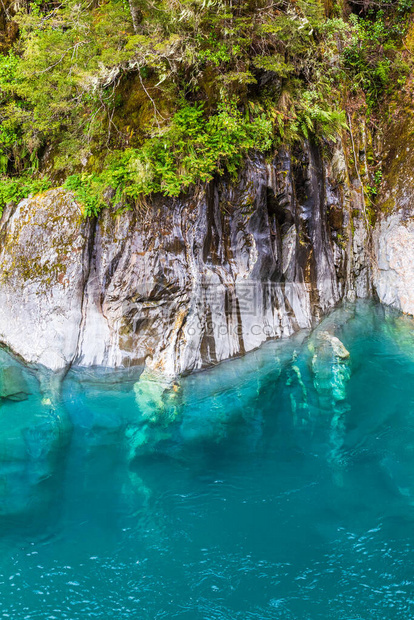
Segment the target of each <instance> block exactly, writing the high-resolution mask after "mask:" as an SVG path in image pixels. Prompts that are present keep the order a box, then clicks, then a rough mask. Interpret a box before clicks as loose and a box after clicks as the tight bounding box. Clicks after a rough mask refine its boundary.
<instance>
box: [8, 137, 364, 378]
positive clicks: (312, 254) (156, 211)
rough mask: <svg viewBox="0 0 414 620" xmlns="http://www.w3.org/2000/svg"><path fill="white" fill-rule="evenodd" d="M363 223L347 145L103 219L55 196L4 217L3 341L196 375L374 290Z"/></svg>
mask: <svg viewBox="0 0 414 620" xmlns="http://www.w3.org/2000/svg"><path fill="white" fill-rule="evenodd" d="M364 222H365V216H364V206H363V201H362V198H361V189H360V188H359V187H358V183H357V182H355V184H353V183H352V182H351V180H350V178H349V174H348V170H347V166H346V163H345V156H344V153H343V151H342V150H341V148H338V149H337V150H336V151H335V152H334V153H333V154H332V155H331V157H330V158H329V160H325V159H324V158H323V157H322V155H321V153H320V151H319V150H318V148H317V147H316V146H314V145H308V146H306V147H304V148H302V149H301V150H299V151H298V152H294V153H288V152H285V151H281V152H279V153H278V155H277V156H276V157H275V158H274V160H273V161H272V162H271V163H267V162H266V161H265V160H264V159H263V158H260V157H257V158H254V159H251V160H250V161H249V162H248V163H247V164H246V166H245V168H244V170H243V171H242V172H241V173H240V175H239V178H238V180H237V181H230V180H229V179H226V178H224V177H223V178H218V179H217V180H215V181H212V182H211V183H209V184H208V185H207V186H206V187H204V188H201V189H198V190H196V191H194V192H193V193H192V194H190V195H185V196H181V197H180V198H177V199H168V198H164V197H161V196H156V197H154V199H153V200H152V201H151V202H150V203H149V204H148V205H147V206H146V207H145V209H144V208H142V209H140V210H131V211H127V212H124V213H123V214H121V215H115V214H114V213H113V212H111V211H110V210H107V211H105V212H103V213H102V214H101V216H100V217H99V218H98V219H97V221H96V222H92V221H89V222H88V221H86V220H85V219H83V218H82V216H81V213H80V208H79V206H78V205H77V204H76V202H75V201H74V200H73V198H72V196H71V195H70V194H68V193H65V192H63V190H52V191H50V192H47V193H46V194H44V195H41V196H37V197H35V198H33V199H28V200H24V201H23V202H21V203H20V204H19V205H18V206H17V207H12V206H10V207H9V208H7V209H6V210H5V212H4V213H3V217H2V220H1V224H0V342H2V343H3V344H5V345H7V346H8V347H9V348H10V349H11V350H13V351H14V352H15V353H16V354H17V355H19V356H21V357H22V358H23V359H24V360H26V361H28V362H34V363H40V364H43V365H44V366H47V367H48V368H51V369H53V370H64V369H67V368H68V367H69V366H70V365H72V364H75V365H83V366H92V365H94V366H95V365H98V366H101V365H103V366H110V367H120V366H132V365H141V364H144V363H146V365H147V367H148V368H149V369H151V370H157V371H161V372H163V373H165V374H166V375H168V376H175V375H179V374H183V373H187V372H191V371H193V370H196V369H200V368H203V367H206V366H209V365H212V364H215V363H217V362H219V361H221V360H224V359H227V358H230V357H234V356H237V355H241V354H243V353H245V352H247V351H250V350H252V349H254V348H256V347H258V346H259V345H260V344H261V343H262V342H264V341H265V340H267V339H269V338H279V337H285V336H289V335H291V334H292V333H293V332H295V331H296V330H298V329H300V328H309V327H311V326H312V325H313V324H314V323H315V322H316V321H317V320H318V319H319V318H320V317H321V316H322V315H323V314H324V313H326V312H327V311H328V310H330V309H331V308H333V307H334V306H335V305H336V304H337V303H338V302H339V301H340V300H341V299H343V298H344V297H347V298H350V299H352V298H355V297H365V296H368V295H369V294H370V280H371V277H370V266H369V260H368V256H367V254H366V249H365V248H366V247H367V245H368V244H367V238H368V235H367V230H366V226H365V223H364Z"/></svg>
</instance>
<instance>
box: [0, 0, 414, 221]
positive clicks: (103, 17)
mask: <svg viewBox="0 0 414 620" xmlns="http://www.w3.org/2000/svg"><path fill="white" fill-rule="evenodd" d="M413 1H414V0H397V1H391V0H378V1H377V2H375V3H371V1H370V0H367V2H365V3H364V5H363V6H362V7H359V6H358V5H356V4H355V5H349V6H348V5H346V6H345V5H341V4H333V5H330V6H324V5H323V4H321V2H320V1H319V0H275V1H274V2H269V1H268V0H257V1H253V0H251V1H250V0H246V1H243V0H241V1H240V2H234V0H181V1H178V0H153V1H149V0H129V1H127V0H92V2H91V1H90V0H88V1H86V0H64V1H63V2H61V3H59V2H56V1H53V0H52V1H43V0H32V1H31V0H26V2H25V3H23V5H22V4H21V3H14V2H13V3H12V2H10V1H9V2H7V1H6V2H5V3H4V2H3V9H2V11H3V21H4V23H5V24H6V26H5V31H4V36H3V43H2V54H1V56H0V118H1V128H0V175H1V177H0V209H1V207H2V206H3V205H4V204H6V203H7V202H9V201H15V200H18V199H19V198H21V197H23V196H27V195H28V194H30V193H33V192H36V191H41V190H43V189H45V188H47V187H49V186H50V185H57V184H62V183H64V184H65V186H66V187H67V188H68V189H72V190H73V191H74V192H75V193H76V195H77V196H78V198H79V200H80V201H82V203H83V204H84V206H85V212H86V213H87V214H96V213H97V212H98V211H99V210H100V209H101V208H102V207H104V206H106V205H108V204H109V203H112V204H119V203H122V204H124V205H125V204H129V203H132V202H133V201H136V200H139V199H140V198H141V197H143V196H146V195H148V194H150V193H152V192H162V193H163V194H165V195H167V196H177V195H178V194H179V193H180V192H181V191H183V190H185V189H186V188H189V187H191V186H192V185H195V184H196V183H198V182H204V181H208V180H210V179H212V178H213V176H214V175H215V174H222V173H224V172H226V173H228V174H230V175H236V174H237V171H238V168H239V166H240V163H241V162H242V160H243V158H244V157H245V156H246V155H247V154H248V153H249V151H251V150H256V151H260V152H264V153H266V152H271V150H272V149H274V148H277V146H279V145H280V144H283V143H286V144H291V143H294V142H295V141H298V140H302V139H316V140H318V139H319V140H322V139H325V140H334V139H335V136H336V135H337V134H338V132H340V131H341V130H344V129H345V128H346V114H345V109H346V106H347V103H348V101H349V99H350V98H352V97H354V98H360V99H361V98H362V100H364V101H366V104H367V107H368V110H369V111H370V113H374V112H375V110H376V109H377V108H378V106H380V105H381V102H382V101H383V99H384V97H386V96H387V94H389V92H390V91H391V89H392V88H393V87H394V88H395V85H401V84H402V83H403V81H404V80H405V76H406V74H407V71H408V68H409V66H408V61H407V59H405V60H403V53H402V50H404V47H403V45H404V43H403V41H404V37H405V35H406V32H407V30H408V28H409V24H410V19H411V11H412V3H413ZM16 5H18V6H23V7H24V8H22V9H20V10H17V11H16V10H15V9H13V7H15V6H16Z"/></svg>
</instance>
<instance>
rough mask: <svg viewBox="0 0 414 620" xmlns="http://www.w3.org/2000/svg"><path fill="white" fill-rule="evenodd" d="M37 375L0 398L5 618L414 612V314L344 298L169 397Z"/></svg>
mask: <svg viewBox="0 0 414 620" xmlns="http://www.w3.org/2000/svg"><path fill="white" fill-rule="evenodd" d="M333 335H334V336H335V337H337V338H339V339H340V341H341V343H342V345H341V343H340V342H339V341H337V340H335V339H332V336H333ZM341 347H342V348H341ZM344 347H346V349H344ZM348 352H349V356H348ZM10 365H12V366H16V367H17V363H16V362H14V361H13V360H11V358H9V357H8V356H7V355H6V354H5V353H3V354H2V357H1V360H0V366H2V367H3V368H5V367H9V366H10ZM24 381H25V385H26V388H25V390H26V392H30V394H29V395H28V396H25V395H23V396H22V398H25V400H10V399H3V400H2V401H1V403H0V528H1V530H0V532H1V535H0V618H11V619H13V620H20V619H26V618H30V619H35V620H47V619H48V620H52V619H59V620H60V619H62V618H69V619H72V620H75V619H76V620H77V619H92V618H100V619H102V620H104V619H107V618H108V619H109V618H114V619H116V620H124V619H129V618H133V619H140V620H141V619H147V618H148V619H161V618H168V619H169V618H180V619H183V620H184V619H186V620H193V619H194V620H196V619H200V620H201V619H203V620H207V619H208V620H210V619H211V620H219V619H220V620H221V619H223V620H224V619H226V620H227V619H242V620H250V619H263V620H267V619H271V618H272V619H273V618H283V619H286V620H288V619H289V620H290V619H298V620H307V619H309V620H316V619H319V618H321V619H322V618H323V619H329V620H331V619H338V620H345V619H346V620H357V619H361V620H362V619H363V620H369V619H375V620H377V619H378V620H379V619H391V618H404V619H409V618H412V617H414V563H413V560H414V554H413V551H414V527H413V526H414V322H413V321H412V320H411V319H409V318H406V317H400V316H398V315H396V314H392V313H389V312H387V311H385V310H384V309H383V308H381V307H379V306H369V305H366V304H363V305H359V306H356V307H355V306H350V307H345V308H342V309H340V310H338V311H336V312H335V313H333V315H331V316H330V317H328V319H326V320H325V321H324V323H323V324H322V326H321V327H320V328H319V329H318V330H317V332H316V333H315V334H313V335H312V336H310V337H309V335H308V334H305V333H304V334H300V335H298V336H297V337H295V338H294V339H292V340H289V341H285V342H277V343H269V344H267V345H265V346H264V347H262V348H261V349H260V350H259V351H257V352H254V353H251V354H249V355H247V356H246V357H245V358H243V359H241V360H234V361H230V362H227V363H224V364H222V365H220V366H219V367H217V368H215V369H213V370H211V371H206V372H202V373H199V374H196V375H193V376H191V377H188V378H186V379H184V380H183V381H182V382H181V384H180V385H179V386H176V387H175V390H166V391H165V392H164V393H161V392H160V394H158V395H157V393H155V392H153V393H152V397H151V396H148V391H147V392H146V391H145V384H144V388H143V387H142V385H143V384H142V383H141V384H140V383H138V384H137V376H133V375H131V374H128V373H110V372H89V371H88V372H87V371H83V372H81V371H73V372H71V373H70V374H69V376H68V377H67V378H66V380H65V383H64V387H63V393H62V396H61V399H57V398H56V396H55V395H54V394H53V393H47V390H46V392H45V388H44V387H43V394H41V393H40V390H39V385H38V375H36V373H35V372H34V371H28V370H24ZM43 385H44V384H43ZM19 398H20V396H19ZM151 398H152V399H153V402H156V403H157V407H155V406H154V407H153V410H151Z"/></svg>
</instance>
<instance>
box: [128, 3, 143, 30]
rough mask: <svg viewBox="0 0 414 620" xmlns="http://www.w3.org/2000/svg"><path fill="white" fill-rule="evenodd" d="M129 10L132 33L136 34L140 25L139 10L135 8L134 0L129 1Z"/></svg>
mask: <svg viewBox="0 0 414 620" xmlns="http://www.w3.org/2000/svg"><path fill="white" fill-rule="evenodd" d="M129 10H130V13H131V17H132V25H133V27H134V31H135V32H138V27H139V25H140V23H141V17H142V16H141V10H140V9H139V8H138V7H137V4H136V0H129Z"/></svg>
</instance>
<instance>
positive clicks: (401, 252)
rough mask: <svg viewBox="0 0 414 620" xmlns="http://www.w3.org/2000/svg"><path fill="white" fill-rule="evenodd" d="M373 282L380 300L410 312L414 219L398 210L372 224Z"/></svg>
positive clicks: (413, 292) (413, 298)
mask: <svg viewBox="0 0 414 620" xmlns="http://www.w3.org/2000/svg"><path fill="white" fill-rule="evenodd" d="M374 248H375V255H376V264H375V269H374V284H375V288H376V291H377V294H378V297H379V299H380V301H381V302H383V303H384V304H387V305H390V306H393V307H394V308H398V309H399V310H402V311H403V312H407V313H408V314H414V222H413V221H412V219H411V217H410V218H406V217H405V216H404V214H403V213H402V212H401V211H399V212H397V213H394V214H392V215H390V216H388V217H385V218H383V219H382V221H381V222H380V223H379V224H378V225H377V226H376V229H375V231H374Z"/></svg>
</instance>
